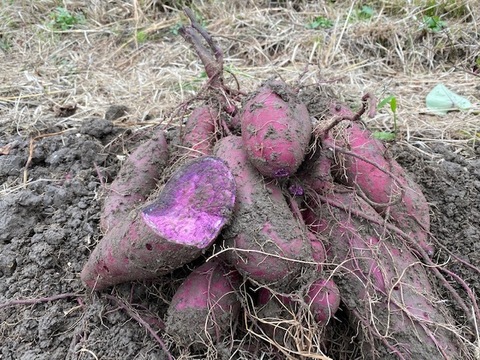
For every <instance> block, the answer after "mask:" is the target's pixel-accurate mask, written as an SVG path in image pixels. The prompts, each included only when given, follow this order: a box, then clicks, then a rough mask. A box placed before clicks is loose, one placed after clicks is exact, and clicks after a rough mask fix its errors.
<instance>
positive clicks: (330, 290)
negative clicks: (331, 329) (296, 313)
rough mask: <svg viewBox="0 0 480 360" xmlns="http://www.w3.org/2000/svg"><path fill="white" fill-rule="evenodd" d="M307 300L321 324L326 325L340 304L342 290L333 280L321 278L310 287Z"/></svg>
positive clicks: (316, 319)
mask: <svg viewBox="0 0 480 360" xmlns="http://www.w3.org/2000/svg"><path fill="white" fill-rule="evenodd" d="M305 301H306V302H307V304H309V306H310V311H311V313H312V315H313V317H314V318H315V321H317V322H318V323H319V324H321V325H326V324H327V323H328V322H329V320H330V319H331V318H332V317H333V315H334V314H335V313H336V311H337V310H338V308H339V306H340V290H338V287H337V285H336V284H335V282H334V281H333V280H325V279H319V280H316V281H314V282H313V283H312V284H311V285H310V287H309V288H308V292H307V295H306V297H305Z"/></svg>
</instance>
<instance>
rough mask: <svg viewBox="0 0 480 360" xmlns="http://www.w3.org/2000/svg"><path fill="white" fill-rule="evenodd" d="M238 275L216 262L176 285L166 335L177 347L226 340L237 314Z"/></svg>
mask: <svg viewBox="0 0 480 360" xmlns="http://www.w3.org/2000/svg"><path fill="white" fill-rule="evenodd" d="M240 284H241V276H240V274H239V273H238V272H237V271H235V270H232V269H231V268H228V267H226V266H225V265H224V264H222V263H221V262H220V261H218V260H213V261H210V262H207V263H204V264H203V265H201V266H200V267H198V268H197V269H195V270H194V271H193V272H192V273H191V274H190V275H189V276H188V277H187V278H186V279H185V281H184V282H183V283H182V285H180V287H179V288H178V289H177V291H176V293H175V295H174V296H173V298H172V302H171V303H170V306H169V309H168V313H167V320H166V332H167V333H168V334H170V335H171V336H173V337H174V339H175V341H176V342H177V343H178V344H181V345H183V346H187V347H188V346H190V345H193V346H194V347H197V348H198V347H202V344H203V345H205V344H209V343H210V342H213V343H214V344H215V343H219V342H221V340H222V339H224V338H225V337H228V336H229V334H230V332H229V329H230V328H232V327H233V324H234V322H235V320H236V318H237V316H238V313H239V311H240V302H239V300H238V298H237V295H236V294H235V291H236V290H237V289H238V288H239V287H240Z"/></svg>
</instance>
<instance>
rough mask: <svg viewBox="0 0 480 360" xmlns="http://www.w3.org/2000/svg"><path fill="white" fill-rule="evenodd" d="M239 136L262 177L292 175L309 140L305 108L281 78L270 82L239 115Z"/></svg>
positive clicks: (302, 156) (309, 124) (308, 122)
mask: <svg viewBox="0 0 480 360" xmlns="http://www.w3.org/2000/svg"><path fill="white" fill-rule="evenodd" d="M241 128H242V139H243V143H244V146H245V149H246V151H247V154H248V158H249V160H250V161H251V162H252V164H253V165H254V166H255V167H256V168H257V170H258V171H259V172H260V173H261V174H262V175H264V176H267V177H273V178H279V177H287V176H290V175H292V174H294V173H295V172H296V171H297V169H298V167H299V166H300V164H301V163H302V161H303V158H304V156H305V152H306V150H307V147H308V143H309V141H310V137H311V132H312V122H311V120H310V116H309V114H308V111H307V107H306V106H305V105H304V104H303V103H302V102H300V101H299V100H298V98H297V96H296V94H295V93H294V92H293V91H292V90H291V89H289V88H288V86H287V85H286V84H285V83H283V82H280V81H270V82H267V83H266V84H265V85H263V86H262V87H261V88H260V89H259V91H258V92H257V93H256V94H255V96H253V97H252V98H250V99H249V100H248V101H247V102H246V104H245V106H244V108H243V113H242V114H241Z"/></svg>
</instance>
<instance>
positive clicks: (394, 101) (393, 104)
mask: <svg viewBox="0 0 480 360" xmlns="http://www.w3.org/2000/svg"><path fill="white" fill-rule="evenodd" d="M390 109H392V112H397V98H396V97H395V96H392V100H390Z"/></svg>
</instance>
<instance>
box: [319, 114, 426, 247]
mask: <svg viewBox="0 0 480 360" xmlns="http://www.w3.org/2000/svg"><path fill="white" fill-rule="evenodd" d="M323 143H324V146H327V147H328V146H330V147H333V146H335V145H336V146H340V147H343V148H345V149H346V150H348V151H349V152H350V153H353V154H355V155H356V156H359V157H362V158H364V159H367V160H368V161H369V162H366V161H364V160H362V159H360V158H358V157H356V156H352V155H350V154H345V153H341V152H336V154H335V158H336V159H337V162H336V176H335V179H336V180H337V181H339V182H341V183H343V184H346V185H349V186H353V187H355V188H356V189H357V190H359V191H361V192H362V193H363V194H364V195H365V196H366V197H367V198H368V199H369V200H370V201H372V202H373V206H374V208H375V210H377V211H378V212H379V213H380V214H382V215H383V216H384V217H387V218H388V219H389V220H391V221H392V223H394V224H395V225H396V226H398V227H400V228H402V229H404V230H405V232H406V233H407V234H408V235H410V236H411V237H412V238H414V239H416V241H417V242H418V244H419V245H420V246H421V247H422V248H423V249H424V250H425V251H426V252H427V253H428V254H429V255H430V256H431V255H433V252H434V247H433V245H432V244H431V243H430V242H429V239H428V237H429V235H428V234H429V231H430V207H429V205H428V202H427V200H426V199H425V196H424V195H423V193H422V191H421V189H420V187H419V186H418V185H417V184H416V183H415V182H414V181H413V180H412V179H411V177H410V176H409V175H408V174H407V173H406V172H405V170H404V169H403V168H402V167H401V166H400V165H399V164H398V162H397V161H395V159H393V158H391V157H389V156H388V155H387V154H386V152H387V150H386V148H385V146H384V145H383V143H382V142H381V141H379V140H377V139H375V138H373V137H372V135H371V133H370V131H368V130H367V129H364V128H362V127H361V125H359V124H357V123H351V124H350V125H349V126H348V127H342V128H340V130H339V131H337V133H336V134H335V135H334V136H332V137H326V138H325V139H324V140H323ZM375 165H376V166H375ZM379 168H380V169H383V170H385V171H382V170H380V169H379Z"/></svg>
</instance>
